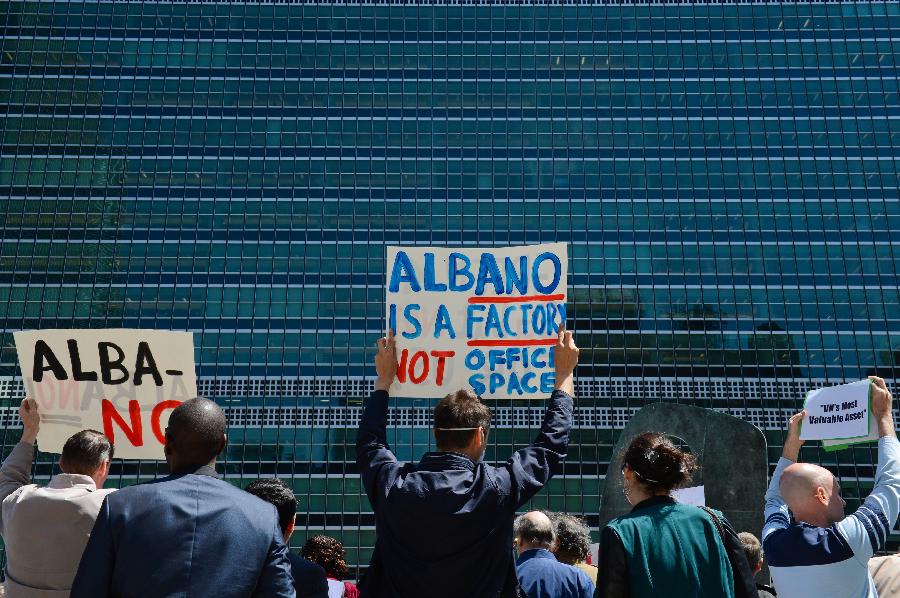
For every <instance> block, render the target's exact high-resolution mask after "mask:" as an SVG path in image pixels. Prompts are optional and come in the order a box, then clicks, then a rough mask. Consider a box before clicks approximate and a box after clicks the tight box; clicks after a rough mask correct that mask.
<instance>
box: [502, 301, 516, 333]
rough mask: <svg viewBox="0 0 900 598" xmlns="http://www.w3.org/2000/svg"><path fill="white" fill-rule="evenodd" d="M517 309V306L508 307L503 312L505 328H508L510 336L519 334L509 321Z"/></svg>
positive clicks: (507, 331)
mask: <svg viewBox="0 0 900 598" xmlns="http://www.w3.org/2000/svg"><path fill="white" fill-rule="evenodd" d="M515 309H516V308H515V307H507V308H506V310H504V312H503V329H504V330H506V333H507V334H508V335H510V336H519V335H518V334H516V333H515V331H514V330H513V329H512V326H511V325H510V323H509V317H510V316H511V315H512V314H513V313H514V312H515Z"/></svg>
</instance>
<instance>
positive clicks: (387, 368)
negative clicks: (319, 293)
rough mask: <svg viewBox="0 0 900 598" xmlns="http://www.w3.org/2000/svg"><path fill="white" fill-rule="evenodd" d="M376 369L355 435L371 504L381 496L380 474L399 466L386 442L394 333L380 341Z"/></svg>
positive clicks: (394, 371)
mask: <svg viewBox="0 0 900 598" xmlns="http://www.w3.org/2000/svg"><path fill="white" fill-rule="evenodd" d="M375 370H376V372H377V373H378V378H377V379H376V380H375V390H373V391H372V394H371V395H369V400H368V401H366V404H365V407H363V412H362V418H360V421H359V430H358V431H357V433H356V465H357V467H358V468H359V474H360V476H362V481H363V486H364V487H365V489H366V494H367V495H368V496H369V501H370V502H371V503H372V504H374V503H375V500H376V498H377V496H378V494H377V492H376V491H375V490H376V488H377V481H378V476H379V473H380V472H381V471H382V470H383V468H384V467H385V466H390V465H391V464H394V463H397V457H395V456H394V453H392V452H391V450H390V448H389V447H388V443H387V409H388V389H389V388H390V387H391V384H392V383H393V382H394V377H395V376H396V375H397V346H396V343H395V341H394V332H393V331H391V330H389V331H388V335H387V336H386V337H384V338H381V339H379V340H378V352H377V353H376V354H375Z"/></svg>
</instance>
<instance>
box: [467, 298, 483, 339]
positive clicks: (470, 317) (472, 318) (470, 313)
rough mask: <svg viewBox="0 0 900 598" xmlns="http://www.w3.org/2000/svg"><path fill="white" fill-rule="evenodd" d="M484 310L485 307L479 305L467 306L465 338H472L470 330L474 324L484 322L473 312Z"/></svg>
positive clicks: (479, 315)
mask: <svg viewBox="0 0 900 598" xmlns="http://www.w3.org/2000/svg"><path fill="white" fill-rule="evenodd" d="M485 309H486V308H485V306H484V305H480V304H475V305H469V306H468V307H467V308H466V338H472V328H474V326H475V324H477V323H479V322H484V318H482V317H481V314H480V313H475V312H483V311H484V310H485Z"/></svg>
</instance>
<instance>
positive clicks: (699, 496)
mask: <svg viewBox="0 0 900 598" xmlns="http://www.w3.org/2000/svg"><path fill="white" fill-rule="evenodd" d="M672 498H674V499H675V500H676V501H678V502H680V503H681V504H683V505H694V506H695V507H705V506H706V489H705V487H704V486H691V487H690V488H680V489H678V490H673V491H672Z"/></svg>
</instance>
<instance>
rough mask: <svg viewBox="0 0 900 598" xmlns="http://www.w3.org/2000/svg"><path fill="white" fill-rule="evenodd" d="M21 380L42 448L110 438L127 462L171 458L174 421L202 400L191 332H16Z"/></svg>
mask: <svg viewBox="0 0 900 598" xmlns="http://www.w3.org/2000/svg"><path fill="white" fill-rule="evenodd" d="M13 336H14V337H15V342H16V351H17V352H18V354H19V365H20V367H21V369H22V380H23V382H24V384H25V391H26V393H27V395H28V397H30V398H32V399H34V400H35V401H37V404H38V411H39V413H40V415H41V428H40V431H39V432H38V447H39V448H40V450H42V451H46V452H51V453H60V452H62V448H63V445H64V444H65V442H66V440H67V439H68V438H69V437H70V436H72V434H74V433H76V432H78V431H80V430H87V429H93V430H98V431H101V432H103V433H104V434H106V436H107V437H108V438H109V439H110V441H111V442H112V443H113V444H114V445H115V456H116V457H120V458H123V459H164V455H163V448H162V447H163V445H164V444H165V434H164V431H165V428H166V424H167V422H168V421H169V414H170V412H171V410H172V409H174V408H175V407H177V406H178V405H179V404H180V403H181V402H182V401H184V400H186V399H190V398H193V397H196V396H197V376H196V373H195V372H194V341H193V335H192V334H191V333H190V332H164V331H159V330H123V329H117V330H34V331H29V332H15V333H13Z"/></svg>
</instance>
